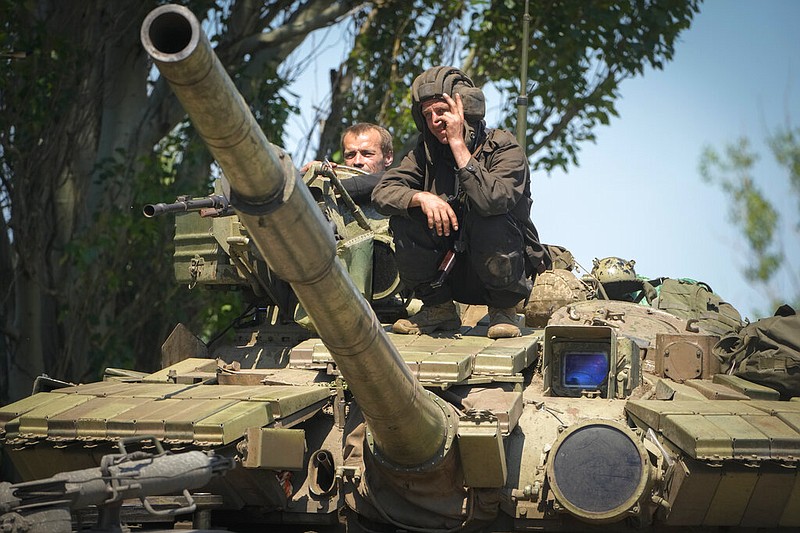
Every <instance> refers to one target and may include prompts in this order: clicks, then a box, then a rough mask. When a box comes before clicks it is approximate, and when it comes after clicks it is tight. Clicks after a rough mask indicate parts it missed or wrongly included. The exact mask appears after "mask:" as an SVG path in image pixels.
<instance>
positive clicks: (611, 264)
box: [592, 257, 643, 300]
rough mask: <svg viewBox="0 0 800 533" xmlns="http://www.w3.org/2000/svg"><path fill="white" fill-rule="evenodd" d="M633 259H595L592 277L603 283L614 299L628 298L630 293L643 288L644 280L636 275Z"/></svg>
mask: <svg viewBox="0 0 800 533" xmlns="http://www.w3.org/2000/svg"><path fill="white" fill-rule="evenodd" d="M635 264H636V261H634V260H633V259H631V260H629V261H626V260H625V259H621V258H619V257H604V258H603V259H595V260H594V261H593V267H592V277H594V278H595V279H596V280H597V281H599V282H600V283H602V284H603V288H604V289H605V292H606V294H607V295H608V297H609V298H611V299H612V300H628V299H629V293H632V292H635V291H640V290H642V287H643V284H642V280H640V279H638V278H637V277H636V271H635V270H634V269H633V265H635Z"/></svg>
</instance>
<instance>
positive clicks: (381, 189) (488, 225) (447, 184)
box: [372, 67, 550, 338]
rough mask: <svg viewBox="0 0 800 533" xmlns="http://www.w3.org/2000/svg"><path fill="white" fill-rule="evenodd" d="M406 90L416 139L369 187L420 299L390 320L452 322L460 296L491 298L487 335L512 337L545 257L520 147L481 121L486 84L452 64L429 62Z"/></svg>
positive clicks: (399, 326) (401, 325)
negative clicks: (407, 313)
mask: <svg viewBox="0 0 800 533" xmlns="http://www.w3.org/2000/svg"><path fill="white" fill-rule="evenodd" d="M411 98H412V108H411V113H412V116H413V117H414V121H415V123H416V125H417V129H418V130H419V131H420V135H419V138H418V141H417V145H416V147H415V148H414V150H413V151H411V152H410V153H409V154H408V155H407V156H406V157H405V158H404V159H403V161H402V162H401V163H400V165H399V166H398V167H396V168H394V169H390V170H388V171H387V172H386V173H385V174H384V175H383V178H382V179H381V181H380V182H379V183H378V185H377V186H376V187H375V190H374V191H373V193H372V201H373V202H374V203H375V205H376V208H377V209H378V211H379V212H381V213H383V214H385V215H391V220H390V227H391V230H392V233H393V235H394V240H395V248H396V260H397V267H398V270H399V272H400V278H401V279H402V280H403V282H404V284H405V285H406V287H408V288H410V289H412V290H413V291H414V293H415V295H416V297H417V298H419V299H421V300H422V302H423V307H422V309H421V310H420V312H419V313H417V314H415V315H413V316H412V317H410V318H408V319H401V320H398V321H397V322H395V323H394V325H393V326H392V329H393V331H395V332H397V333H429V332H432V331H436V330H447V329H457V328H459V327H460V326H461V320H460V317H459V316H458V313H457V311H456V308H455V305H454V300H457V301H459V302H462V303H466V304H476V305H488V307H489V318H490V326H489V331H488V336H489V337H491V338H499V337H515V336H518V335H520V330H519V327H518V326H517V314H516V305H517V304H518V303H519V302H520V301H521V300H523V299H525V298H527V297H528V295H529V293H530V289H531V278H530V276H532V275H535V274H536V273H537V272H541V271H543V270H544V269H545V268H547V267H548V266H549V264H550V258H549V256H548V255H547V253H546V251H545V250H544V249H543V248H542V246H541V245H540V244H539V238H538V233H537V231H536V228H535V227H534V225H533V223H532V222H531V219H530V208H531V205H532V200H531V193H530V177H529V170H528V161H527V157H526V155H525V151H524V150H523V149H522V148H521V147H520V146H519V144H517V141H516V140H515V138H514V136H513V135H512V134H511V133H509V132H507V131H503V130H493V129H487V128H486V126H485V122H484V120H483V117H484V113H485V101H484V95H483V92H482V91H481V90H480V89H479V88H477V87H475V86H474V84H473V82H472V80H471V79H470V78H469V77H468V76H467V75H466V74H464V73H463V72H462V71H460V70H458V69H456V68H453V67H433V68H431V69H429V70H426V71H425V72H423V73H422V74H421V75H419V76H418V77H417V78H416V79H415V80H414V83H413V84H412V87H411ZM453 260H455V261H454V262H453ZM450 269H452V270H450ZM448 273H449V274H448Z"/></svg>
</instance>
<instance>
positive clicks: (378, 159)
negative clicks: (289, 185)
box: [301, 122, 394, 202]
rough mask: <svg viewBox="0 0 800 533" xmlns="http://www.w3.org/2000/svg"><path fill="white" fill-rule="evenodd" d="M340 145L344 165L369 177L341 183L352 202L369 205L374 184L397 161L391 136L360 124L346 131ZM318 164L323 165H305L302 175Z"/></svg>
mask: <svg viewBox="0 0 800 533" xmlns="http://www.w3.org/2000/svg"><path fill="white" fill-rule="evenodd" d="M341 143H342V159H343V161H344V164H345V165H347V166H349V167H353V168H357V169H360V170H363V171H364V172H366V173H367V174H364V175H360V174H359V175H354V176H352V177H351V178H348V179H346V180H342V186H344V188H345V190H346V191H347V193H348V194H349V195H350V196H351V197H352V198H353V200H355V201H357V202H359V201H363V200H367V201H369V197H370V195H371V194H372V189H373V188H374V187H375V184H376V183H378V180H380V178H381V176H382V175H383V173H384V172H385V171H386V169H387V168H388V167H389V166H390V165H391V164H392V162H393V161H394V147H393V146H392V134H391V133H389V131H388V130H387V129H386V128H383V127H381V126H378V125H377V124H371V123H369V122H358V123H356V124H353V125H352V126H350V127H349V128H347V129H345V130H344V132H343V133H342V140H341ZM315 164H317V165H319V164H320V163H319V161H312V162H310V163H306V164H305V165H303V168H302V169H301V172H303V173H306V172H307V171H308V169H309V168H311V167H312V165H315ZM332 165H333V166H334V167H336V164H335V163H333V164H332Z"/></svg>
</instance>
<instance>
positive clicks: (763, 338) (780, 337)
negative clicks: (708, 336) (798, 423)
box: [712, 306, 800, 400]
mask: <svg viewBox="0 0 800 533" xmlns="http://www.w3.org/2000/svg"><path fill="white" fill-rule="evenodd" d="M778 312H779V313H781V314H782V315H783V316H772V317H769V318H762V319H761V320H758V321H756V322H753V323H752V324H748V325H747V326H745V327H744V328H742V330H741V331H739V332H738V333H730V334H728V335H726V336H724V337H723V338H721V339H720V340H719V342H717V344H716V345H715V346H714V348H713V350H712V351H713V353H714V355H715V356H716V357H717V358H718V359H719V361H720V367H721V369H722V371H723V372H725V373H726V374H733V375H735V376H738V377H740V378H742V379H746V380H748V381H752V382H753V383H758V384H759V385H764V386H766V387H770V388H773V389H775V390H777V391H778V392H779V393H780V395H781V400H788V399H789V398H791V397H794V396H800V315H797V314H795V312H794V310H793V309H792V308H790V307H789V306H783V307H781V309H779V310H778Z"/></svg>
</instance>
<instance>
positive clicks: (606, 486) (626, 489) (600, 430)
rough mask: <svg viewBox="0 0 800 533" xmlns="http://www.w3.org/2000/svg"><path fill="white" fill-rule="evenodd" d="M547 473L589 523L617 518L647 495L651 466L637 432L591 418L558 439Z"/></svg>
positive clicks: (559, 496)
mask: <svg viewBox="0 0 800 533" xmlns="http://www.w3.org/2000/svg"><path fill="white" fill-rule="evenodd" d="M547 477H548V481H549V482H550V486H551V488H552V489H553V493H554V495H555V497H556V500H557V501H558V502H559V503H560V504H561V505H562V506H563V507H564V508H565V509H567V510H568V511H569V512H570V513H571V514H573V515H574V516H576V517H577V518H580V519H581V520H584V521H590V522H596V523H601V522H614V521H617V520H619V519H621V518H623V517H624V516H625V515H626V514H627V513H628V511H630V510H631V509H632V508H633V507H634V506H635V505H636V503H637V502H638V501H639V500H640V499H641V498H642V496H643V495H644V493H645V490H646V489H647V485H648V483H649V479H650V468H649V463H648V459H647V451H646V450H645V448H644V445H643V444H642V443H641V441H640V440H639V439H638V437H637V436H636V434H635V433H633V432H632V431H631V430H629V429H628V428H626V427H625V426H623V425H621V424H617V423H615V422H612V421H609V420H589V421H586V422H583V423H581V424H577V425H575V426H573V427H571V428H569V429H567V430H566V431H564V433H563V434H562V435H561V436H560V437H559V439H558V440H557V441H556V443H555V445H554V446H553V449H552V450H551V451H550V460H549V461H548V466H547Z"/></svg>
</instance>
